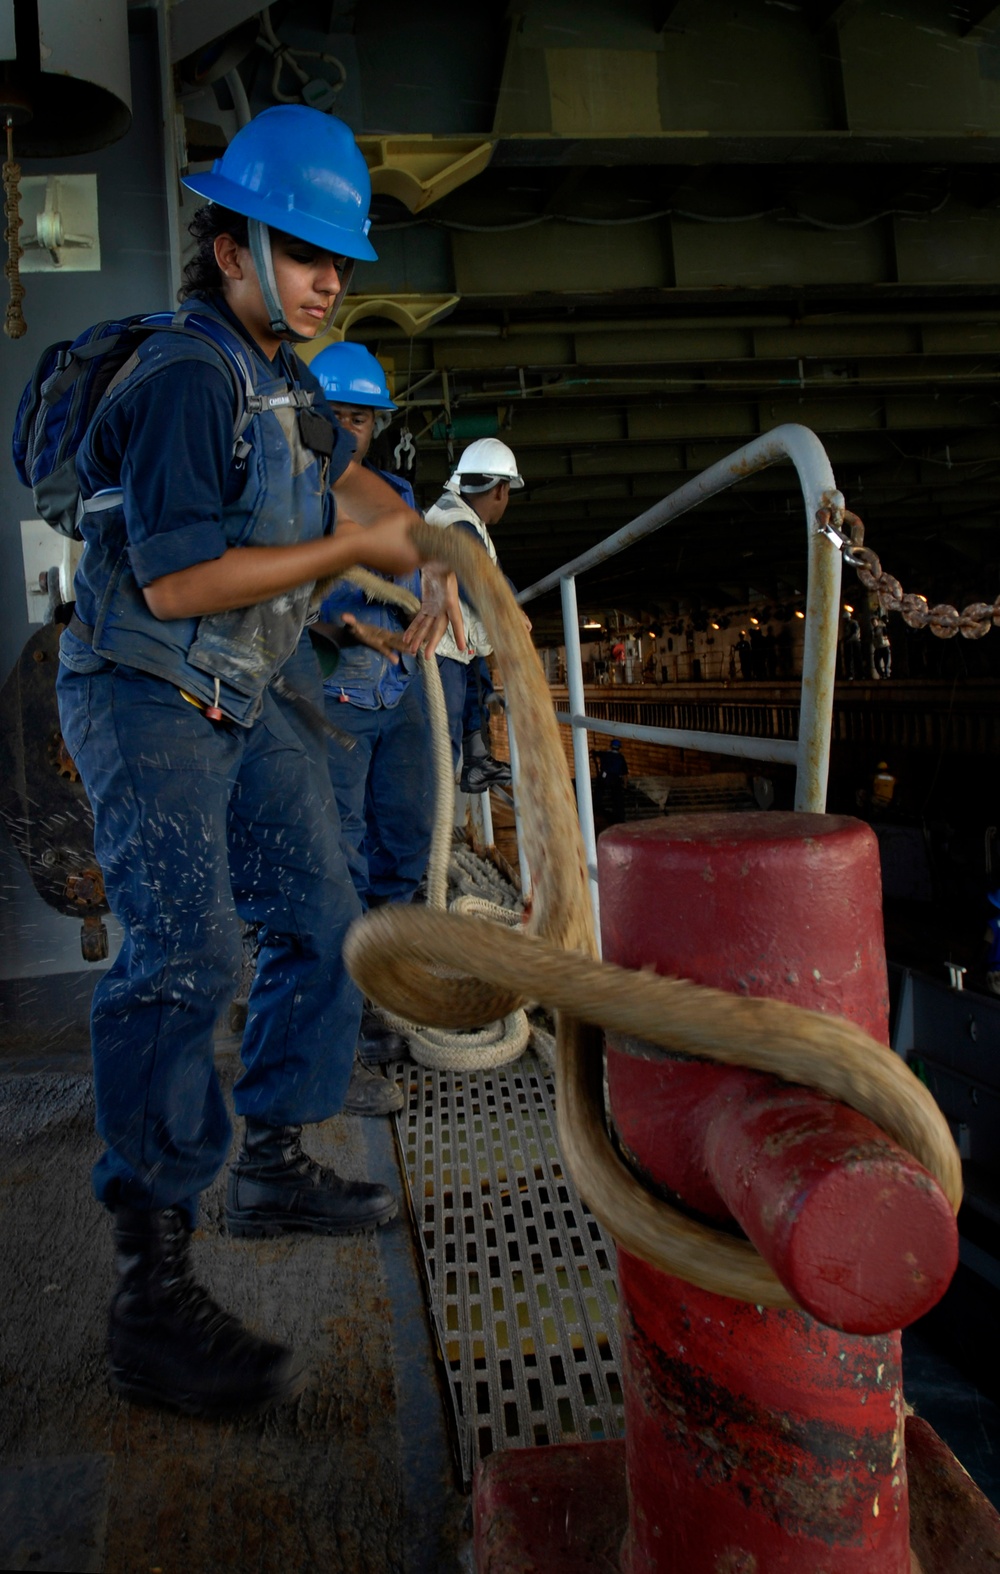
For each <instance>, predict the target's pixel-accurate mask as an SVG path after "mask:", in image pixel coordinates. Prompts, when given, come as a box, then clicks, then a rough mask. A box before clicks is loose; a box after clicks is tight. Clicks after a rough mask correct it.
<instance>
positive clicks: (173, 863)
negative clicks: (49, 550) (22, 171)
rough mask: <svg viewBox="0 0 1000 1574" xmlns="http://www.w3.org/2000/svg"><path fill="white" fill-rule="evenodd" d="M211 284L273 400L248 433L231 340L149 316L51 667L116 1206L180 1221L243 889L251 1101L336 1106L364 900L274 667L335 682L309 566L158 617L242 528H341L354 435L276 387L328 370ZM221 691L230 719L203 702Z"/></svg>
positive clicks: (200, 1146) (307, 382) (203, 1148)
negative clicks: (261, 335)
mask: <svg viewBox="0 0 1000 1574" xmlns="http://www.w3.org/2000/svg"><path fill="white" fill-rule="evenodd" d="M198 310H199V312H204V313H206V314H214V315H215V317H216V318H217V319H218V320H219V321H221V322H222V323H223V324H224V325H225V326H226V328H228V329H229V330H230V331H231V332H232V333H233V334H234V335H236V337H237V341H238V343H239V347H240V349H241V350H242V353H243V354H244V356H245V357H246V358H247V360H248V362H249V364H250V366H251V368H252V376H253V382H254V385H255V393H256V395H258V396H260V397H261V399H262V400H263V401H264V402H265V408H264V409H262V410H261V411H260V413H258V414H256V415H255V416H254V417H253V419H252V421H251V422H250V425H249V426H248V428H247V431H246V433H245V434H244V436H245V438H246V439H247V441H248V442H249V445H250V448H249V453H248V454H247V455H246V457H245V458H244V459H243V460H242V461H240V460H238V459H236V458H235V457H234V447H233V421H234V393H233V387H232V382H231V380H230V377H229V374H228V373H227V372H226V370H225V368H224V366H223V365H222V363H221V360H220V356H219V354H218V352H217V351H216V350H214V349H213V348H212V347H211V346H209V345H199V344H198V343H197V341H193V340H191V339H182V338H181V336H180V335H177V334H174V335H167V334H163V335H155V336H153V337H151V338H150V339H149V340H147V341H146V342H145V344H144V345H143V347H142V349H141V350H140V352H139V360H138V365H137V368H136V369H135V370H134V371H133V372H132V373H131V375H130V376H128V377H127V378H126V379H125V380H124V382H123V383H122V384H121V385H120V387H119V388H118V389H117V390H116V391H115V392H114V394H112V396H111V397H110V399H109V400H108V402H107V406H106V413H105V414H104V415H103V417H102V418H101V419H99V420H98V421H96V422H95V423H93V424H92V427H91V430H90V431H89V432H88V435H87V437H86V439H85V441H84V444H83V446H82V447H81V450H80V453H79V455H78V466H77V467H78V471H79V474H80V478H81V485H82V495H83V496H84V497H85V498H87V497H90V498H92V499H93V503H92V505H91V506H92V507H93V508H94V511H93V512H91V513H89V514H88V515H87V516H86V517H85V519H84V522H83V526H82V529H83V533H84V535H85V538H86V549H85V551H84V554H83V558H82V560H81V564H80V568H79V570H78V573H77V578H76V597H77V601H76V610H77V617H78V619H79V620H80V623H79V625H78V626H77V627H78V632H74V631H73V629H72V628H71V629H69V630H67V631H66V632H65V633H64V634H63V636H62V642H61V647H60V672H59V678H58V692H59V708H60V717H61V723H62V729H63V735H64V738H65V741H66V746H67V748H68V750H69V752H70V754H71V756H72V757H73V759H74V760H75V762H76V765H77V768H78V769H79V771H80V775H81V777H82V779H83V783H84V786H85V787H86V789H87V794H88V796H89V798H90V802H91V805H92V807H93V811H94V821H95V838H94V844H95V851H96V854H97V858H98V861H99V863H100V865H101V868H102V870H103V873H104V879H105V885H106V889H107V893H108V901H109V904H110V906H111V909H112V911H113V912H114V914H115V916H116V917H117V918H118V920H119V922H120V923H121V926H122V929H123V931H124V937H125V938H124V942H123V945H122V948H121V951H120V953H119V955H118V957H117V959H116V960H115V962H114V963H113V965H112V966H111V968H110V969H109V970H108V971H107V972H106V973H105V974H104V975H103V976H102V978H101V979H100V981H99V983H98V985H97V988H96V990H95V992H94V1002H93V1008H92V1017H91V1028H92V1040H93V1054H94V1082H95V1091H96V1099H97V1124H98V1130H99V1131H100V1134H101V1136H102V1137H103V1138H104V1141H105V1143H106V1144H107V1148H106V1151H105V1153H104V1154H103V1155H102V1157H101V1158H100V1160H99V1161H98V1163H97V1165H96V1167H95V1170H94V1189H95V1193H96V1195H97V1197H98V1199H99V1200H101V1201H103V1202H105V1203H107V1204H108V1205H110V1206H113V1205H114V1204H115V1203H116V1202H118V1201H121V1202H122V1203H124V1204H126V1205H129V1206H133V1207H139V1208H165V1207H169V1206H172V1205H180V1206H181V1207H183V1208H184V1209H185V1210H186V1212H187V1213H188V1215H189V1217H190V1218H191V1220H192V1222H193V1220H194V1216H195V1211H196V1206H197V1196H198V1193H200V1192H201V1191H203V1190H204V1188H205V1187H206V1186H207V1185H209V1183H210V1182H211V1181H212V1180H213V1179H214V1177H215V1175H216V1174H217V1173H218V1171H219V1169H220V1168H221V1166H222V1164H223V1163H224V1161H225V1158H226V1155H227V1153H228V1148H229V1142H230V1136H231V1129H230V1124H229V1120H228V1116H227V1114H226V1108H225V1104H224V1101H223V1097H222V1094H221V1091H220V1088H219V1084H218V1080H217V1078H216V1074H215V1068H214V1061H213V1047H212V1039H213V1030H214V1028H215V1024H216V1021H217V1018H218V1017H219V1015H220V1012H221V1011H222V1010H223V1009H224V1008H225V1006H226V1005H227V1003H228V1001H229V1000H230V999H231V997H232V990H233V984H234V979H235V975H236V972H237V969H238V965H239V949H240V948H239V930H238V925H237V921H236V913H237V912H238V913H239V915H240V917H242V918H243V919H245V920H247V921H249V922H251V923H254V924H257V925H259V938H260V954H259V960H258V966H257V974H256V977H255V979H254V984H253V989H252V992H251V995H250V1001H249V1010H248V1018H247V1026H246V1032H245V1035H244V1039H243V1045H242V1057H243V1063H244V1067H245V1070H244V1073H243V1075H242V1077H241V1079H240V1080H239V1081H238V1082H237V1084H236V1090H235V1105H236V1109H237V1111H238V1113H239V1114H241V1115H244V1116H250V1117H253V1118H254V1119H256V1120H259V1121H262V1122H263V1123H265V1124H268V1125H274V1126H279V1125H284V1124H300V1123H303V1124H304V1123H306V1122H311V1121H319V1120H323V1119H325V1118H326V1117H327V1116H329V1115H331V1114H333V1113H335V1112H336V1111H337V1110H338V1109H339V1108H340V1106H341V1104H342V1102H343V1098H344V1094H345V1092H346V1089H347V1084H348V1080H349V1078H350V1072H351V1065H352V1061H353V1055H354V1048H355V1044H356V1040H357V1032H358V1027H359V1024H360V1016H361V995H360V991H359V990H358V989H357V988H356V986H355V985H354V983H353V982H352V981H351V979H350V978H349V977H348V975H347V972H346V969H345V968H344V965H343V961H342V958H341V944H342V941H343V937H344V934H345V932H346V930H347V927H348V925H349V924H350V922H351V921H352V919H353V918H354V917H355V916H356V915H357V913H358V912H359V910H360V904H359V903H358V900H357V897H356V895H355V893H354V888H353V885H352V884H351V881H350V878H349V876H348V873H347V869H346V865H345V863H344V858H343V853H342V851H341V848H340V836H339V826H338V823H337V811H336V805H335V803H334V800H333V795H332V792H331V790H330V783H329V777H328V775H327V771H326V760H325V753H326V748H325V745H326V740H325V737H323V738H320V737H319V736H318V735H316V734H315V733H314V732H312V731H311V730H310V728H309V726H308V725H307V723H306V722H305V721H304V720H303V715H302V713H301V710H300V709H299V708H297V707H296V706H295V705H294V704H292V703H290V702H289V701H288V700H287V699H286V698H282V697H281V696H280V695H279V694H277V693H276V692H275V690H274V689H273V688H271V687H269V686H268V685H269V682H270V680H271V678H272V677H273V676H274V675H275V673H276V672H277V671H279V670H280V672H281V676H282V678H283V679H285V680H286V682H287V683H288V684H290V685H291V686H292V687H293V688H295V689H296V690H298V691H299V692H300V693H305V694H306V695H310V696H311V697H312V698H313V700H314V702H315V703H316V704H317V705H319V706H321V705H322V688H321V683H320V675H319V670H318V667H317V664H316V660H315V656H314V654H313V652H312V650H311V647H310V645H309V641H308V638H303V637H302V629H303V624H304V621H305V618H306V615H307V612H308V601H309V593H310V587H309V586H306V587H304V588H302V589H300V590H297V591H294V592H291V593H289V594H288V595H285V596H280V597H276V598H275V599H274V600H273V601H270V602H267V603H264V604H262V605H261V606H259V607H250V608H245V609H241V610H237V611H233V612H224V613H218V614H212V615H211V616H206V617H202V618H179V619H175V620H167V621H161V620H159V619H157V618H155V617H154V616H153V614H152V613H151V612H150V611H149V609H148V607H147V606H146V603H145V600H144V598H143V596H142V590H141V587H142V586H144V585H147V584H149V583H150V582H151V581H152V580H154V579H157V578H159V577H160V576H161V575H163V574H167V573H170V572H172V571H174V570H178V569H183V568H185V567H188V566H191V565H193V564H196V563H200V562H204V561H208V560H211V559H216V558H219V557H221V555H222V554H223V553H224V552H225V551H226V549H227V548H228V547H229V546H236V545H240V546H242V545H249V544H253V545H262V546H267V545H285V544H290V543H293V542H296V541H302V540H309V539H315V538H317V537H319V536H321V535H323V534H326V533H329V532H330V531H332V529H333V527H334V521H335V507H334V502H333V498H332V495H331V493H330V484H331V483H332V482H333V481H334V480H336V478H337V477H338V476H339V475H340V474H341V473H342V472H343V471H344V469H345V468H346V466H347V464H348V463H349V461H350V458H351V455H352V452H353V447H354V444H353V440H352V439H351V438H350V437H348V435H347V434H346V433H344V432H343V431H342V430H341V429H340V428H339V427H337V428H335V429H334V433H333V443H334V446H333V452H332V455H330V456H329V457H328V458H325V459H322V460H321V459H320V458H318V457H317V454H316V453H315V452H313V451H312V449H310V448H309V447H307V446H306V445H305V444H304V442H303V440H302V435H301V432H300V429H299V424H298V423H299V415H298V412H297V410H296V409H294V408H293V407H291V405H290V403H289V400H288V398H287V392H288V389H289V388H290V387H292V388H295V387H300V388H303V389H306V390H310V391H312V392H313V394H314V395H315V394H316V393H317V391H318V384H317V383H316V381H315V379H314V378H313V377H312V376H311V374H310V373H309V372H308V371H306V370H305V368H303V367H302V366H301V363H299V362H298V361H297V360H296V358H295V357H294V356H292V354H291V352H289V351H287V350H286V349H285V348H284V347H282V349H281V350H280V351H279V353H278V356H277V357H276V359H275V361H274V362H273V363H271V362H269V361H267V360H266V359H265V358H264V357H263V355H262V354H261V352H260V351H259V350H258V349H257V347H256V346H255V345H254V344H253V343H252V341H251V340H250V339H249V338H248V337H247V336H246V335H244V334H243V332H242V329H241V328H240V325H239V323H238V322H237V320H236V318H235V317H233V316H232V315H231V314H230V313H229V312H228V310H227V309H226V307H225V306H224V305H223V304H222V303H220V302H217V301H214V300H213V301H211V302H208V301H206V302H203V303H199V304H198ZM321 397H322V396H321V395H319V398H320V399H321ZM269 398H273V399H275V400H282V399H284V403H283V404H275V405H273V406H271V405H268V404H267V400H268V399H269ZM313 419H316V417H315V416H314V417H313ZM94 494H98V495H97V496H96V497H95V496H94ZM80 636H82V637H80ZM182 691H184V692H182ZM185 694H187V695H188V696H190V698H186V697H185ZM216 695H218V701H217V703H218V705H219V708H220V709H221V710H222V712H223V719H222V720H221V721H213V720H211V719H210V718H209V717H208V715H207V714H206V710H205V705H206V704H211V703H212V702H213V701H214V700H215V699H216ZM194 701H197V702H200V703H194ZM234 907H235V911H234Z"/></svg>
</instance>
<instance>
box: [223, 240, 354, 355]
mask: <svg viewBox="0 0 1000 1574" xmlns="http://www.w3.org/2000/svg"><path fill="white" fill-rule="evenodd" d="M247 230H248V232H249V237H250V255H251V257H252V258H253V265H254V267H255V268H256V270H257V278H258V279H259V280H260V292H261V295H262V296H263V297H264V309H265V311H266V312H267V315H268V320H269V322H270V327H271V332H272V333H274V334H277V336H278V338H279V339H289V340H291V342H292V343H293V344H309V343H311V342H312V341H311V335H309V334H307V333H296V331H295V329H294V328H292V327H290V325H289V324H288V323H287V322H286V321H285V309H284V307H283V306H282V304H281V297H280V296H279V294H278V281H277V278H276V277H275V273H274V255H273V253H272V250H271V231H270V229H269V228H268V226H267V225H266V224H263V223H262V222H261V220H260V219H248V220H247ZM337 271H338V274H339V276H340V291H339V293H338V295H337V299H336V301H335V302H334V304H333V310H332V311H331V312H330V314H329V316H328V317H327V318H326V319H325V322H324V327H326V328H328V327H329V326H330V324H331V323H332V322H333V319H334V318H335V317H336V315H337V313H338V311H339V310H340V306H341V303H342V301H343V299H344V296H345V295H346V294H347V292H348V290H349V289H350V287H351V278H352V277H353V274H354V258H353V257H348V258H347V259H346V261H345V263H344V266H343V268H340V269H338V270H337Z"/></svg>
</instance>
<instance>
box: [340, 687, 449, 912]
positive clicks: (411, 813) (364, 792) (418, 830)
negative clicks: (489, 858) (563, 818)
mask: <svg viewBox="0 0 1000 1574" xmlns="http://www.w3.org/2000/svg"><path fill="white" fill-rule="evenodd" d="M454 665H455V663H454V662H453V663H452V666H454ZM423 690H424V679H423V674H418V676H416V677H415V678H414V679H413V681H412V682H411V683H408V684H407V686H406V688H405V689H404V690H403V693H402V695H401V696H400V698H399V700H398V702H397V703H396V704H395V705H392V706H390V707H389V708H388V709H387V708H386V707H385V706H384V705H379V706H378V707H376V708H374V709H370V710H369V709H366V708H365V707H364V706H361V705H351V704H348V703H343V702H341V701H339V700H338V699H337V697H336V695H335V694H334V693H332V692H331V691H330V690H329V689H328V690H327V691H326V713H327V716H328V717H329V719H330V721H331V722H332V723H333V725H334V726H335V727H339V728H341V730H342V731H344V732H347V733H350V735H351V737H352V738H353V739H354V748H353V749H345V748H344V746H343V745H342V744H340V743H337V742H336V741H335V740H334V739H331V740H330V743H329V747H328V751H327V757H328V764H329V767H330V781H331V783H332V785H333V791H334V796H335V797H336V800H337V809H338V811H339V815H340V831H341V839H342V843H343V848H344V856H345V857H346V859H347V867H348V869H349V870H350V874H351V878H352V880H353V881H354V887H355V890H356V891H357V893H358V896H359V897H360V898H361V903H362V906H363V907H365V908H366V909H367V908H369V907H377V906H378V905H379V904H380V903H382V902H408V901H409V900H410V899H411V897H412V896H413V893H414V891H415V890H416V889H417V886H418V885H419V884H420V881H421V880H422V879H423V876H424V871H425V870H426V868H427V858H428V854H429V852H430V845H431V831H432V829H433V825H434V765H433V760H432V757H431V742H430V731H429V724H428V721H427V717H426V714H425V711H424V694H423Z"/></svg>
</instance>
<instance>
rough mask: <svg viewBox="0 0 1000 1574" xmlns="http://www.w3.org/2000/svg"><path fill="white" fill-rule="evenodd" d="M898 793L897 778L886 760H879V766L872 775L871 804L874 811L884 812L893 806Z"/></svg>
mask: <svg viewBox="0 0 1000 1574" xmlns="http://www.w3.org/2000/svg"><path fill="white" fill-rule="evenodd" d="M895 794H896V778H895V776H894V775H893V774H892V771H891V770H890V769H889V766H888V763H887V761H885V760H879V762H878V768H877V769H876V771H875V775H874V776H873V777H872V790H871V806H872V809H873V811H874V812H876V813H878V814H882V813H883V812H884V811H885V810H886V809H890V808H891V807H892V800H893V798H894V797H895Z"/></svg>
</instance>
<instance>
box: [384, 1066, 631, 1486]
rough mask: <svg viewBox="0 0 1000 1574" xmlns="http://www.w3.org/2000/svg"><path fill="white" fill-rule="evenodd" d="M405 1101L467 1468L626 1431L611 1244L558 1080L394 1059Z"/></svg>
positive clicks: (435, 1310)
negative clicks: (501, 1455)
mask: <svg viewBox="0 0 1000 1574" xmlns="http://www.w3.org/2000/svg"><path fill="white" fill-rule="evenodd" d="M397 1071H398V1073H401V1074H402V1079H403V1092H404V1095H405V1096H406V1099H407V1103H406V1106H405V1107H404V1109H403V1110H402V1112H401V1113H400V1114H399V1115H398V1116H397V1129H398V1132H399V1136H400V1140H401V1145H402V1150H403V1160H404V1169H405V1173H406V1178H407V1184H408V1187H409V1192H410V1199H411V1203H412V1207H413V1214H414V1219H415V1224H416V1230H417V1238H418V1241H419V1244H420V1249H421V1252H422V1255H423V1259H424V1267H425V1272H426V1275H427V1283H428V1287H429V1294H430V1302H431V1310H432V1314H433V1317H434V1321H435V1323H436V1327H437V1336H438V1340H439V1343H440V1347H441V1351H442V1355H443V1358H444V1363H445V1369H446V1371H447V1374H448V1378H449V1385H448V1386H449V1390H450V1393H451V1398H452V1403H453V1408H454V1417H455V1424H456V1428H457V1432H458V1443H459V1455H460V1459H461V1462H462V1470H463V1473H464V1476H465V1479H466V1481H469V1480H471V1477H472V1471H473V1468H474V1466H475V1464H476V1461H477V1460H479V1459H483V1458H485V1457H486V1455H487V1454H490V1453H492V1452H493V1451H494V1450H497V1449H507V1448H523V1447H531V1446H537V1445H540V1444H546V1443H558V1442H568V1441H578V1442H584V1441H591V1440H593V1439H595V1438H603V1437H617V1436H620V1435H621V1433H622V1431H623V1418H622V1393H621V1383H620V1380H619V1371H618V1364H619V1339H618V1318H617V1301H618V1290H617V1284H616V1280H615V1254H614V1246H613V1243H612V1242H611V1241H610V1240H608V1239H606V1237H605V1236H604V1234H603V1232H602V1230H601V1228H600V1225H599V1224H598V1222H597V1220H596V1219H595V1218H594V1217H593V1215H592V1214H591V1213H590V1211H589V1209H588V1208H587V1207H586V1205H585V1204H584V1203H583V1202H581V1200H580V1198H579V1195H578V1194H577V1192H576V1190H575V1188H574V1187H573V1185H572V1182H571V1181H570V1180H569V1178H568V1177H567V1176H566V1175H565V1174H564V1173H563V1167H562V1163H561V1160H560V1157H559V1150H558V1146H557V1143H556V1126H555V1108H554V1092H553V1088H552V1083H551V1079H550V1078H549V1077H548V1075H547V1073H546V1072H545V1070H544V1069H543V1067H542V1066H541V1065H540V1063H539V1061H538V1060H537V1059H536V1057H535V1056H534V1055H533V1054H531V1052H530V1051H529V1052H528V1053H526V1054H525V1055H523V1056H522V1057H521V1059H520V1060H518V1061H515V1062H514V1063H513V1064H512V1065H509V1066H501V1067H499V1068H497V1069H496V1070H491V1071H485V1072H442V1071H431V1070H428V1069H426V1068H425V1067H422V1066H418V1065H414V1064H412V1063H410V1064H405V1065H401V1066H399V1067H398V1068H397Z"/></svg>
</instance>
